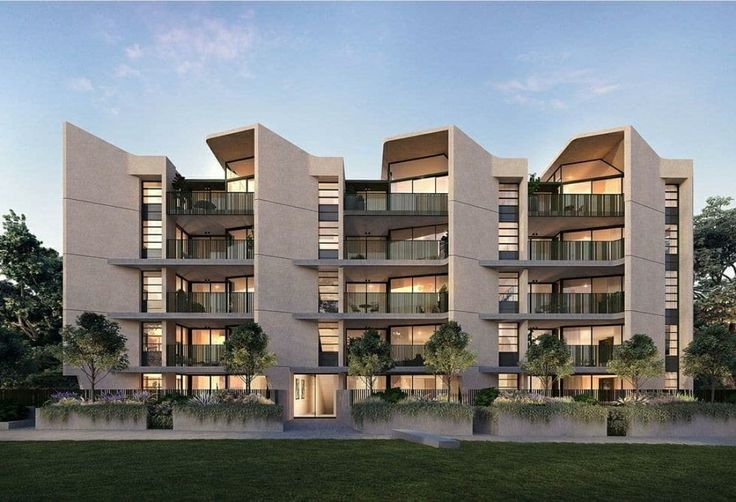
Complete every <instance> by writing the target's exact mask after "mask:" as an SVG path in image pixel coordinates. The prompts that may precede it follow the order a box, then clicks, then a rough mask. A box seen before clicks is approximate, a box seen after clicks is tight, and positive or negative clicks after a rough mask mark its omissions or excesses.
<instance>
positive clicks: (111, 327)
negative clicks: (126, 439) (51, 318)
mask: <svg viewBox="0 0 736 502" xmlns="http://www.w3.org/2000/svg"><path fill="white" fill-rule="evenodd" d="M62 337H63V340H64V361H65V362H66V363H67V364H68V365H70V366H75V367H78V368H79V369H80V370H81V371H82V373H84V375H85V376H86V377H87V379H88V380H89V382H90V386H91V388H92V401H94V400H95V388H96V387H97V384H98V383H99V382H100V381H101V380H102V379H103V378H105V377H106V376H107V375H108V374H109V373H110V372H111V371H112V370H122V369H125V368H127V367H128V355H127V354H126V349H125V337H124V336H123V335H121V334H120V325H119V324H118V323H116V322H114V321H110V320H109V319H107V317H105V316H103V315H100V314H95V313H93V312H84V313H83V314H82V315H80V316H79V318H78V319H77V322H76V326H68V325H67V326H65V327H64V329H63V331H62Z"/></svg>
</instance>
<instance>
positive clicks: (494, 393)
mask: <svg viewBox="0 0 736 502" xmlns="http://www.w3.org/2000/svg"><path fill="white" fill-rule="evenodd" d="M498 394H499V392H498V389H497V388H495V387H489V388H487V389H481V390H479V391H478V392H477V393H476V394H475V399H473V404H474V405H476V406H490V405H491V403H493V401H495V400H496V398H497V397H498Z"/></svg>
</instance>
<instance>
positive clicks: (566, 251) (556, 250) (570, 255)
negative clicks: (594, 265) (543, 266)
mask: <svg viewBox="0 0 736 502" xmlns="http://www.w3.org/2000/svg"><path fill="white" fill-rule="evenodd" d="M623 257H624V240H623V239H618V240H615V241H542V240H532V241H530V242H529V259H530V260H540V261H549V260H565V261H610V260H620V259H622V258H623Z"/></svg>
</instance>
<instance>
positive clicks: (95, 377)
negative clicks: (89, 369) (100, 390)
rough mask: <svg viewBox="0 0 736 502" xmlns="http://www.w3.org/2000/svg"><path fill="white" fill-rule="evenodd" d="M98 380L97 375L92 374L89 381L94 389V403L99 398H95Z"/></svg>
mask: <svg viewBox="0 0 736 502" xmlns="http://www.w3.org/2000/svg"><path fill="white" fill-rule="evenodd" d="M96 379H97V375H95V374H94V373H92V375H91V376H90V379H89V383H90V387H91V388H92V402H93V403H94V402H95V401H96V400H97V398H96V397H95V380H96Z"/></svg>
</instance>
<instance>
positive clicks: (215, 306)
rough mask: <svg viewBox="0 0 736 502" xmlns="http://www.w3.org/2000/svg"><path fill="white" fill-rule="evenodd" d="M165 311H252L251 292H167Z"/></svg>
mask: <svg viewBox="0 0 736 502" xmlns="http://www.w3.org/2000/svg"><path fill="white" fill-rule="evenodd" d="M167 300H168V301H167V304H166V306H167V309H166V311H167V312H202V313H208V314H216V313H248V312H253V293H187V292H185V291H176V292H171V293H169V294H168V298H167Z"/></svg>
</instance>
